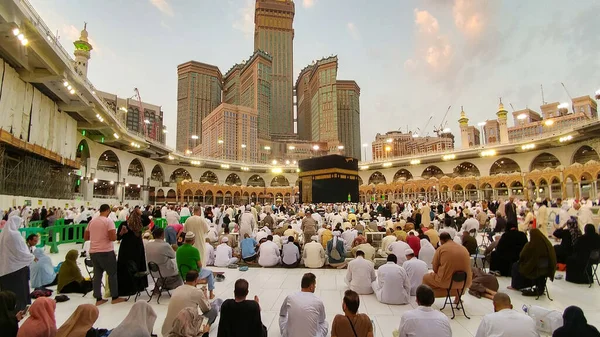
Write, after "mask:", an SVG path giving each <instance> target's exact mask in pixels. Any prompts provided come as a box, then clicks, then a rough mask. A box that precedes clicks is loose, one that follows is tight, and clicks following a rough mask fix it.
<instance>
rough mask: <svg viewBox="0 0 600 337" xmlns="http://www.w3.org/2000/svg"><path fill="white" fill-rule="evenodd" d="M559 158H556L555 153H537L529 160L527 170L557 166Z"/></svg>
mask: <svg viewBox="0 0 600 337" xmlns="http://www.w3.org/2000/svg"><path fill="white" fill-rule="evenodd" d="M560 165H561V163H560V160H558V158H556V156H555V155H553V154H551V153H548V152H544V153H540V154H539V155H537V157H535V158H533V160H532V161H531V165H530V166H529V171H533V170H540V171H542V170H544V169H545V168H553V169H554V168H557V167H558V166H560Z"/></svg>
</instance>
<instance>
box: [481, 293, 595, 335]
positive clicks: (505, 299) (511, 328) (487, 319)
mask: <svg viewBox="0 0 600 337" xmlns="http://www.w3.org/2000/svg"><path fill="white" fill-rule="evenodd" d="M539 336H540V335H539V333H538V332H537V330H536V327H535V322H534V321H533V318H531V317H529V316H527V315H526V314H524V313H522V312H518V311H516V310H513V306H512V304H511V303H510V297H509V296H508V295H507V294H505V293H496V295H494V313H492V314H487V315H485V316H483V319H482V320H481V323H479V328H477V334H475V337H539ZM573 337H583V336H573Z"/></svg>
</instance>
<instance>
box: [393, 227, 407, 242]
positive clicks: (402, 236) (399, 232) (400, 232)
mask: <svg viewBox="0 0 600 337" xmlns="http://www.w3.org/2000/svg"><path fill="white" fill-rule="evenodd" d="M394 235H395V236H396V239H398V241H400V240H402V241H406V236H407V235H408V234H406V232H405V231H404V230H403V229H402V227H400V226H396V230H395V231H394Z"/></svg>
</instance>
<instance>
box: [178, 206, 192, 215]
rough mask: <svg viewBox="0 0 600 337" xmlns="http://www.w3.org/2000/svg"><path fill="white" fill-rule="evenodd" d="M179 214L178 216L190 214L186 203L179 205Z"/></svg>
mask: <svg viewBox="0 0 600 337" xmlns="http://www.w3.org/2000/svg"><path fill="white" fill-rule="evenodd" d="M179 215H180V216H190V215H192V214H190V208H189V207H188V205H187V204H184V205H183V207H181V211H179Z"/></svg>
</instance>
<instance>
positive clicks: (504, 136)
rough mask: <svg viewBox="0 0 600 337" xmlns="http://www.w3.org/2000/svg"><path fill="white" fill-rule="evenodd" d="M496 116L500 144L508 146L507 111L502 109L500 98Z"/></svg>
mask: <svg viewBox="0 0 600 337" xmlns="http://www.w3.org/2000/svg"><path fill="white" fill-rule="evenodd" d="M496 116H498V125H499V126H500V134H499V135H498V136H499V137H500V144H508V125H507V124H506V123H507V122H508V119H507V116H508V111H506V109H504V104H502V97H500V105H499V106H498V112H496Z"/></svg>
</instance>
